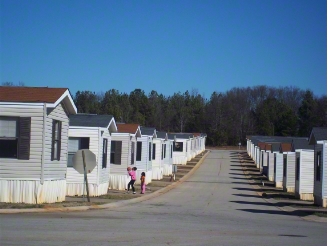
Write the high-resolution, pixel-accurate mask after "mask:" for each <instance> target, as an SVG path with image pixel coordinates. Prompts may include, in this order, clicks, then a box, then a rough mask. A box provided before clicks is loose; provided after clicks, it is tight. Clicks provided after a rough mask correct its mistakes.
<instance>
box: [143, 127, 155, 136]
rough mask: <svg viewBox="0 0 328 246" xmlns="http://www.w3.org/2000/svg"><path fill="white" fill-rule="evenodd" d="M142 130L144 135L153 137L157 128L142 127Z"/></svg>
mask: <svg viewBox="0 0 328 246" xmlns="http://www.w3.org/2000/svg"><path fill="white" fill-rule="evenodd" d="M140 130H141V134H142V135H147V136H153V135H154V132H155V131H156V128H154V127H144V126H141V127H140Z"/></svg>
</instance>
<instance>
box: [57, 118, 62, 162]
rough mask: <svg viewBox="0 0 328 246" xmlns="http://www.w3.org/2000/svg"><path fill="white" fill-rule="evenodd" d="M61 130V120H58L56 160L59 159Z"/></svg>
mask: <svg viewBox="0 0 328 246" xmlns="http://www.w3.org/2000/svg"><path fill="white" fill-rule="evenodd" d="M61 130H62V122H61V121H59V122H58V148H57V160H58V161H60V150H61Z"/></svg>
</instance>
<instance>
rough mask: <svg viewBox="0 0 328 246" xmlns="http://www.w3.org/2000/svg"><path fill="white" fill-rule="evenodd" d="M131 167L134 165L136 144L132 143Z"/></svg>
mask: <svg viewBox="0 0 328 246" xmlns="http://www.w3.org/2000/svg"><path fill="white" fill-rule="evenodd" d="M131 165H134V142H132V143H131Z"/></svg>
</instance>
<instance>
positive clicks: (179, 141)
mask: <svg viewBox="0 0 328 246" xmlns="http://www.w3.org/2000/svg"><path fill="white" fill-rule="evenodd" d="M190 137H193V135H192V134H189V133H170V134H168V138H169V139H171V140H173V141H174V143H173V164H178V165H179V164H180V165H186V164H187V161H188V160H191V158H192V154H191V151H192V149H191V143H190V140H189V139H190Z"/></svg>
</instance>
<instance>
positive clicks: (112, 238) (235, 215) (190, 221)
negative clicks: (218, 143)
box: [0, 150, 327, 246]
mask: <svg viewBox="0 0 328 246" xmlns="http://www.w3.org/2000/svg"><path fill="white" fill-rule="evenodd" d="M0 239H1V240H0V244H1V245H33V246H34V245H124V246H128V245H142V246H146V245H215V246H217V245H220V246H221V245H238V246H240V245H247V246H249V245H252V246H253V245H261V246H262V245H266V246H269V245H275V246H276V245H316V246H319V245H327V225H326V223H318V222H311V221H307V220H304V219H303V218H301V217H299V216H295V215H293V214H292V213H287V212H284V211H282V210H280V209H279V208H277V207H275V206H273V205H272V204H270V203H267V202H266V201H265V200H263V199H262V198H260V197H259V196H257V194H256V193H255V192H254V190H253V189H252V186H250V185H249V183H248V182H247V180H246V179H245V178H244V176H243V174H242V171H241V167H240V165H239V161H238V159H237V154H236V152H234V151H224V150H222V151H218V150H217V151H212V152H211V153H210V154H209V155H208V156H207V158H206V159H205V161H204V163H203V164H202V165H201V166H200V168H199V169H198V170H197V171H196V172H195V173H194V175H193V176H192V177H191V178H190V179H188V180H187V181H185V182H184V183H182V184H181V185H179V186H177V187H176V188H174V189H173V190H171V191H169V192H168V193H165V194H163V195H161V196H159V197H156V198H153V199H151V200H148V201H143V202H139V203H135V204H132V205H127V206H124V207H120V208H115V209H110V210H94V211H84V212H70V213H67V212H66V213H63V212H60V213H59V212H58V213H38V214H7V215H5V214H2V215H0Z"/></svg>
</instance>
